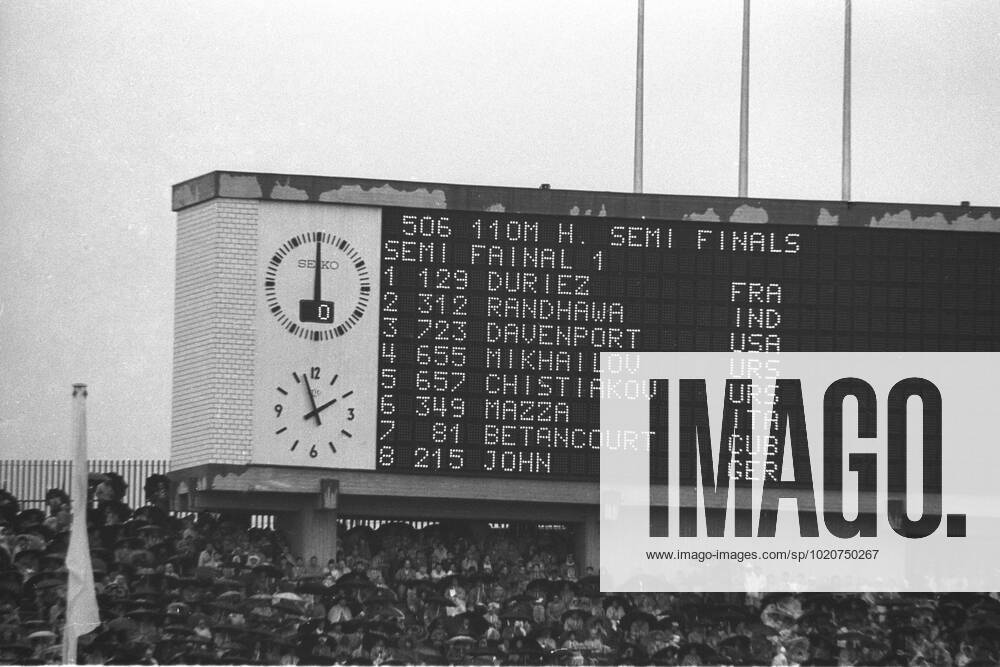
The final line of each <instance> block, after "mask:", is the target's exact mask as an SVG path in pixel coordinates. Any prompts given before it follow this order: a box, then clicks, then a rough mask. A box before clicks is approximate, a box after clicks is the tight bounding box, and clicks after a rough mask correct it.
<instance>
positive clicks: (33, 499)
mask: <svg viewBox="0 0 1000 667" xmlns="http://www.w3.org/2000/svg"><path fill="white" fill-rule="evenodd" d="M169 465H170V462H169V461H167V460H166V459H95V460H92V461H90V465H89V466H88V469H89V472H92V473H102V472H116V473H118V474H119V475H121V476H122V477H123V478H124V479H125V481H126V482H127V483H128V489H127V491H126V493H125V497H124V498H122V500H123V501H124V502H125V503H126V504H128V505H130V506H131V507H141V506H142V505H145V504H146V498H145V492H144V489H143V487H144V485H145V483H146V478H147V477H149V476H150V475H156V474H166V472H167V470H168V468H169ZM72 480H73V462H72V461H69V460H55V459H47V460H46V459H7V460H0V489H6V490H7V491H9V492H11V493H12V494H14V495H15V496H16V497H17V499H18V500H19V501H20V503H21V508H22V509H31V508H38V509H44V508H45V492H46V491H48V490H49V489H52V488H56V489H63V490H64V491H65V492H66V493H68V494H72V493H73V490H72V488H71V487H72Z"/></svg>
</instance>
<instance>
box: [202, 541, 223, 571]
mask: <svg viewBox="0 0 1000 667" xmlns="http://www.w3.org/2000/svg"><path fill="white" fill-rule="evenodd" d="M220 562H221V557H220V555H219V552H218V551H216V549H215V543H214V542H208V543H207V544H206V545H205V548H204V549H203V550H202V552H201V553H200V554H199V555H198V567H209V568H212V569H213V570H215V569H218V568H219V565H220Z"/></svg>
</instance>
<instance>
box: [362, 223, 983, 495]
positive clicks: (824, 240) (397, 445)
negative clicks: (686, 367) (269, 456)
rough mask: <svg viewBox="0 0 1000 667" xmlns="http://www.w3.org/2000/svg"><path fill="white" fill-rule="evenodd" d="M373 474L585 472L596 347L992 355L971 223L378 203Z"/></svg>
mask: <svg viewBox="0 0 1000 667" xmlns="http://www.w3.org/2000/svg"><path fill="white" fill-rule="evenodd" d="M380 283H381V299H380V304H381V312H380V332H381V333H380V340H379V350H380V358H379V428H378V436H379V445H378V452H377V467H378V468H379V469H381V470H388V471H394V472H425V473H447V472H451V473H465V474H476V475H504V476H516V477H552V478H560V479H596V478H597V475H598V465H599V446H600V438H601V433H600V430H599V421H600V419H599V387H598V383H597V376H598V373H597V363H598V353H599V352H600V351H611V350H622V351H630V350H636V351H686V350H690V351H722V352H725V351H746V352H763V353H768V352H771V353H776V352H780V351H788V352H791V351H990V350H996V349H997V348H998V342H1000V289H998V288H1000V236H998V235H997V234H994V233H984V232H959V233H956V232H951V231H943V230H917V229H892V228H871V227H837V226H816V225H802V226H798V225H790V224H780V225H775V224H746V223H742V224H731V223H720V222H703V223H700V222H696V221H691V220H684V221H676V220H674V221H671V220H652V219H634V218H631V219H624V218H611V217H583V216H569V215H565V216H555V215H536V214H508V213H492V212H482V211H479V212H466V211H456V210H447V211H442V210H436V209H401V208H384V209H383V216H382V257H381V276H380Z"/></svg>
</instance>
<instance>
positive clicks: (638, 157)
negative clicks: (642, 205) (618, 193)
mask: <svg viewBox="0 0 1000 667" xmlns="http://www.w3.org/2000/svg"><path fill="white" fill-rule="evenodd" d="M645 4H646V3H645V0H639V26H638V28H639V30H638V36H637V37H636V45H635V158H634V161H633V164H632V192H642V75H643V72H642V56H643V43H642V37H643V31H644V27H643V13H644V10H645Z"/></svg>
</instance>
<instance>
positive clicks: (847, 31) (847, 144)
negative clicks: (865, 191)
mask: <svg viewBox="0 0 1000 667" xmlns="http://www.w3.org/2000/svg"><path fill="white" fill-rule="evenodd" d="M843 131H844V137H843V141H844V145H843V163H842V166H841V184H840V198H841V199H843V200H844V201H850V200H851V0H844V122H843Z"/></svg>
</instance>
